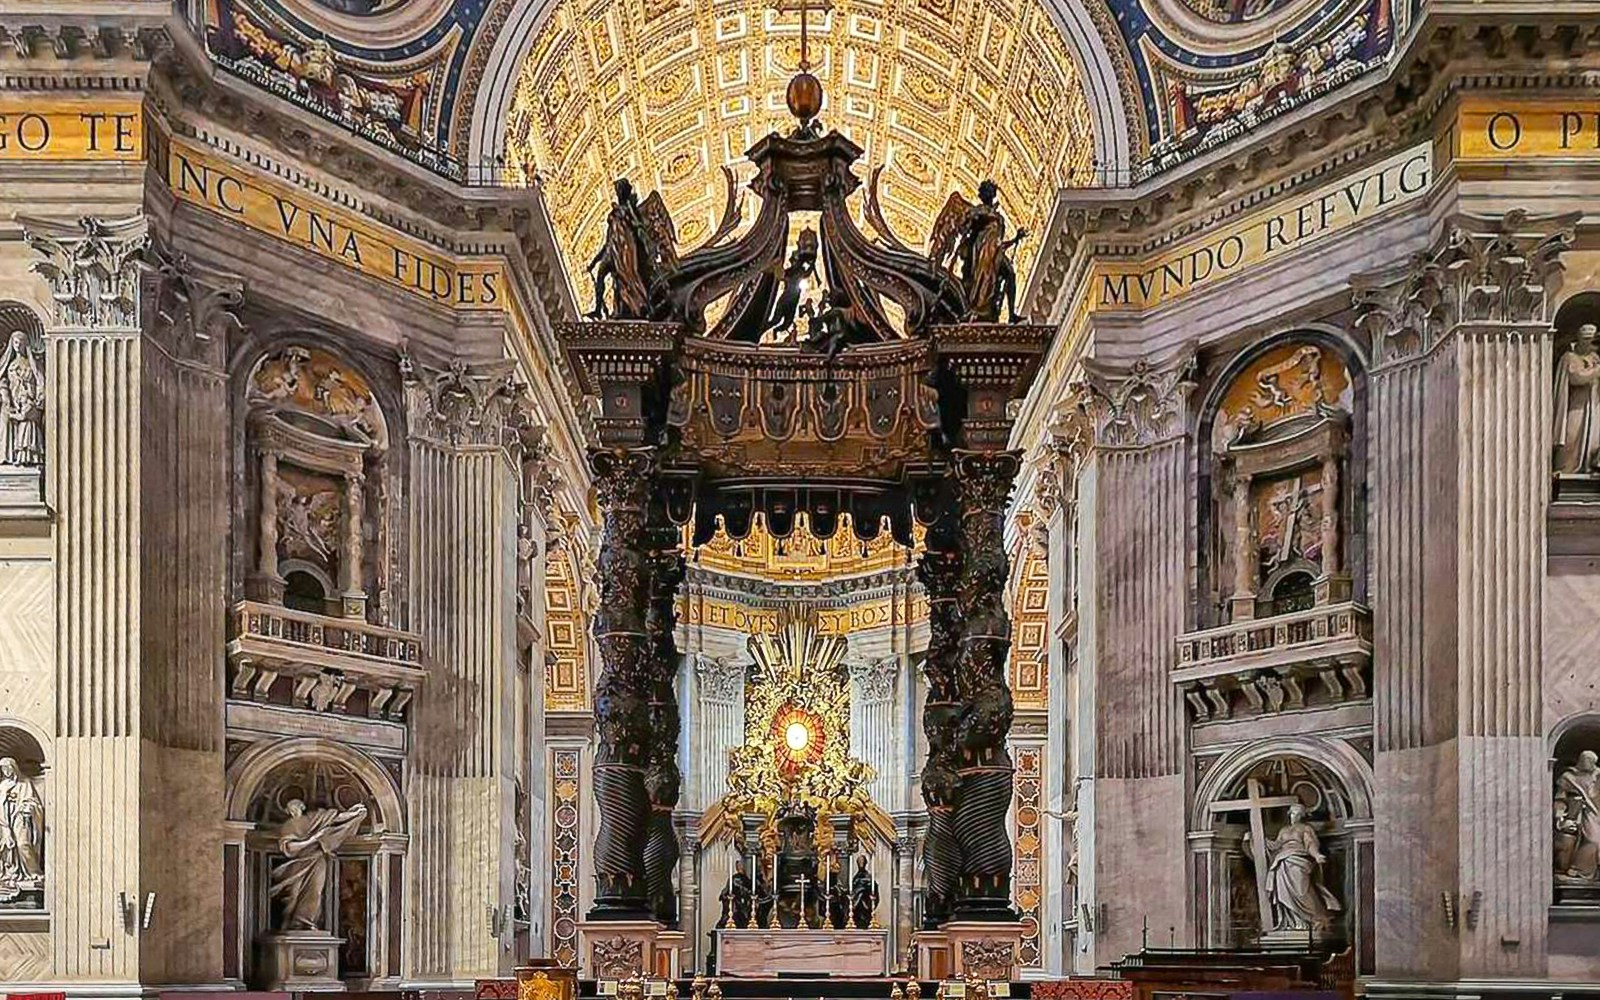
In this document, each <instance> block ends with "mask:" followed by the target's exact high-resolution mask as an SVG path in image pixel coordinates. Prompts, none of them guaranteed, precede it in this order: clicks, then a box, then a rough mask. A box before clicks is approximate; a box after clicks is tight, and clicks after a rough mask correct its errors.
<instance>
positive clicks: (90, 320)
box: [18, 216, 150, 330]
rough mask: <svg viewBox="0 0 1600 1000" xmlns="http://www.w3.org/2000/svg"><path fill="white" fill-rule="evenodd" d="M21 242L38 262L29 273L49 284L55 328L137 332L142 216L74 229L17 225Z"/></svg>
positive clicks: (42, 223) (28, 222) (144, 239)
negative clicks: (39, 258)
mask: <svg viewBox="0 0 1600 1000" xmlns="http://www.w3.org/2000/svg"><path fill="white" fill-rule="evenodd" d="M18 221H20V222H21V223H22V225H23V231H22V238H23V239H24V240H26V241H27V243H28V245H29V246H30V247H32V248H33V249H34V250H35V251H36V252H37V253H38V254H39V255H40V256H41V257H43V258H44V259H43V260H38V261H34V264H33V271H34V273H35V274H38V275H41V276H42V277H43V278H44V279H45V281H47V282H49V283H50V298H51V301H52V303H53V313H54V315H53V317H52V318H53V319H54V321H55V325H56V326H66V327H78V328H86V329H116V328H121V329H125V330H127V329H135V330H136V329H138V328H139V271H140V267H141V265H142V263H143V253H144V249H145V247H146V246H148V245H149V242H150V237H149V235H148V234H147V233H146V232H145V220H144V218H143V217H142V216H135V217H134V218H131V219H122V220H118V221H114V222H106V221H103V220H101V219H96V218H92V217H90V216H84V217H83V218H81V219H79V220H78V222H77V224H76V225H66V224H63V223H60V222H56V221H54V220H50V219H19V220H18Z"/></svg>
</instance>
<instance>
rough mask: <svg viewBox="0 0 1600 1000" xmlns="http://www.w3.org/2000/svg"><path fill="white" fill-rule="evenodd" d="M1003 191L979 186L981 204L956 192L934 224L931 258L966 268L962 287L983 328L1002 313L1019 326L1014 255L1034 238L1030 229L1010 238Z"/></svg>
mask: <svg viewBox="0 0 1600 1000" xmlns="http://www.w3.org/2000/svg"><path fill="white" fill-rule="evenodd" d="M999 200H1000V187H999V185H997V184H995V182H994V181H992V180H986V181H984V182H982V183H981V184H979V185H978V203H977V204H975V205H974V204H971V203H969V202H968V201H967V200H966V199H965V198H962V197H961V195H959V194H957V193H955V192H951V194H950V198H949V200H947V201H946V202H945V204H944V208H943V209H941V210H940V212H939V217H938V218H937V219H936V220H935V221H934V224H933V237H932V238H931V239H930V240H929V245H930V246H931V247H932V252H931V253H930V254H929V256H931V257H932V258H933V260H934V262H935V263H936V264H939V265H940V266H948V262H949V261H950V260H951V259H954V260H956V261H959V262H960V264H961V274H960V278H961V285H962V287H963V289H965V291H966V293H967V305H968V308H969V309H970V310H971V312H970V315H969V318H970V319H974V320H977V321H979V322H983V323H994V322H998V321H999V319H1000V308H1001V306H1004V307H1005V309H1006V314H1007V316H1008V317H1009V319H1010V320H1011V322H1013V323H1015V322H1017V321H1018V320H1019V317H1018V316H1017V270H1016V266H1015V265H1014V264H1013V263H1012V261H1011V251H1012V249H1013V248H1015V247H1016V245H1017V244H1018V243H1021V242H1022V241H1023V239H1025V238H1026V237H1027V235H1028V231H1027V230H1026V229H1018V230H1017V234H1016V235H1015V236H1013V237H1011V238H1010V239H1007V238H1006V217H1005V215H1004V214H1002V213H1001V211H1000V205H999Z"/></svg>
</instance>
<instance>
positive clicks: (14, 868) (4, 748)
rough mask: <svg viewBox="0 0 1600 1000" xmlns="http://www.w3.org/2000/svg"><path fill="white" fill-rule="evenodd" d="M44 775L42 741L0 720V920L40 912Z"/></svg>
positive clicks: (23, 728)
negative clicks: (5, 915) (1, 829)
mask: <svg viewBox="0 0 1600 1000" xmlns="http://www.w3.org/2000/svg"><path fill="white" fill-rule="evenodd" d="M47 770H48V766H47V764H46V758H45V752H44V745H43V739H42V737H41V735H40V734H38V733H37V732H36V731H35V730H34V729H33V728H32V727H31V726H27V725H25V724H23V723H20V722H17V721H14V720H9V719H5V718H3V717H0V828H3V829H4V832H5V833H6V834H8V836H0V845H3V846H0V914H5V913H16V912H22V913H27V912H42V911H43V910H44V908H45V878H46V876H47V874H48V865H49V857H48V850H49V847H50V845H49V843H48V838H47V834H48V830H47V817H48V790H47V788H46V781H45V774H46V771H47Z"/></svg>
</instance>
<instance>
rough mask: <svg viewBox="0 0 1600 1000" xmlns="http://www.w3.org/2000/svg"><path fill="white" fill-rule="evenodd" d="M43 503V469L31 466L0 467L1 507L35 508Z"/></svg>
mask: <svg viewBox="0 0 1600 1000" xmlns="http://www.w3.org/2000/svg"><path fill="white" fill-rule="evenodd" d="M43 502H44V470H43V469H41V468H38V467H36V466H29V465H0V505H4V506H7V507H33V506H37V505H39V504H41V503H43Z"/></svg>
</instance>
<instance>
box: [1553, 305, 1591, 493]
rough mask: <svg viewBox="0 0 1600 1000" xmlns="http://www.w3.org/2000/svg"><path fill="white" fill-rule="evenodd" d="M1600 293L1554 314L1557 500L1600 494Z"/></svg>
mask: <svg viewBox="0 0 1600 1000" xmlns="http://www.w3.org/2000/svg"><path fill="white" fill-rule="evenodd" d="M1597 330H1600V291H1584V292H1579V293H1578V294H1576V295H1573V296H1572V297H1571V298H1569V299H1567V300H1566V301H1564V302H1563V303H1562V304H1561V307H1560V308H1559V309H1557V310H1556V317H1555V337H1554V345H1553V354H1552V357H1551V361H1552V363H1553V365H1554V379H1553V395H1554V398H1553V400H1552V402H1551V428H1552V440H1551V444H1552V446H1553V447H1552V454H1551V473H1552V475H1553V477H1554V480H1555V498H1556V499H1557V500H1579V501H1582V500H1593V499H1594V498H1595V497H1596V496H1600V335H1597Z"/></svg>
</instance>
